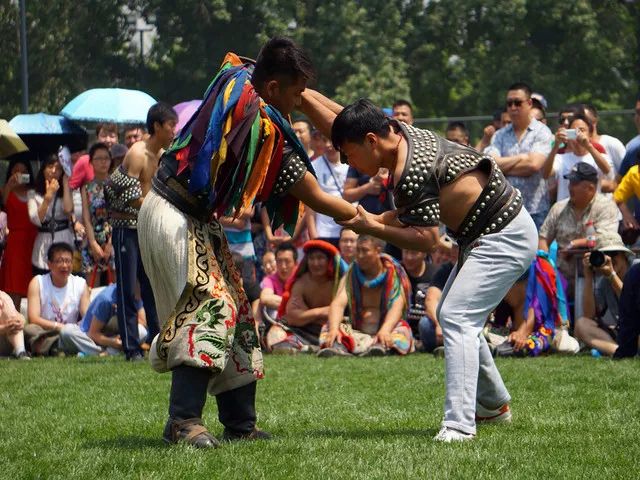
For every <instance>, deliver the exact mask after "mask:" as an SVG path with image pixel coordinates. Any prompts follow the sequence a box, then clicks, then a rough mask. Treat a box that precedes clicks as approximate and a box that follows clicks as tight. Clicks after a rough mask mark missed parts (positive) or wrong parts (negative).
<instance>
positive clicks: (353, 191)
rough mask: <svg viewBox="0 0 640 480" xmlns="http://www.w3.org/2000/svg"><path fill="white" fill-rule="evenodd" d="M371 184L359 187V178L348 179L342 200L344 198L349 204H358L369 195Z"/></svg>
mask: <svg viewBox="0 0 640 480" xmlns="http://www.w3.org/2000/svg"><path fill="white" fill-rule="evenodd" d="M370 183H371V182H369V183H364V184H362V185H360V186H358V179H357V178H347V179H346V180H345V182H344V192H343V193H342V198H344V199H345V200H346V201H347V202H357V201H358V200H360V199H362V198H363V197H365V196H366V195H368V194H369V191H370V190H371V185H370Z"/></svg>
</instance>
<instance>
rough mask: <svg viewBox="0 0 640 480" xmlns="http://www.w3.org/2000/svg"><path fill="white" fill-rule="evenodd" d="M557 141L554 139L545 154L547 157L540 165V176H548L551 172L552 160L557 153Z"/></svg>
mask: <svg viewBox="0 0 640 480" xmlns="http://www.w3.org/2000/svg"><path fill="white" fill-rule="evenodd" d="M558 150H559V149H558V142H557V141H556V142H555V143H554V144H553V148H552V149H551V151H550V152H549V155H547V158H546V159H545V161H544V165H543V166H542V176H543V177H544V178H549V177H550V176H551V174H552V173H553V162H554V160H555V159H556V154H557V153H558Z"/></svg>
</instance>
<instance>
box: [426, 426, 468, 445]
mask: <svg viewBox="0 0 640 480" xmlns="http://www.w3.org/2000/svg"><path fill="white" fill-rule="evenodd" d="M474 438H476V436H475V435H472V434H471V433H463V432H461V431H460V430H455V429H453V428H449V427H442V428H441V429H440V431H439V432H438V434H437V435H436V436H435V437H433V439H434V440H435V441H436V442H444V443H451V442H466V441H468V440H473V439H474Z"/></svg>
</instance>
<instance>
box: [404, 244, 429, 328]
mask: <svg viewBox="0 0 640 480" xmlns="http://www.w3.org/2000/svg"><path fill="white" fill-rule="evenodd" d="M402 266H403V267H404V269H405V271H406V272H407V276H408V277H409V282H410V283H411V303H410V304H409V311H408V314H407V322H408V323H409V325H410V326H411V331H412V332H413V336H414V337H415V338H420V334H419V330H418V324H419V323H420V319H421V318H422V317H424V316H425V315H426V311H425V299H426V297H427V289H428V288H429V284H430V283H431V278H432V277H433V273H434V272H433V270H434V269H433V268H431V264H429V263H427V254H426V253H425V252H419V251H417V250H408V249H406V248H403V249H402Z"/></svg>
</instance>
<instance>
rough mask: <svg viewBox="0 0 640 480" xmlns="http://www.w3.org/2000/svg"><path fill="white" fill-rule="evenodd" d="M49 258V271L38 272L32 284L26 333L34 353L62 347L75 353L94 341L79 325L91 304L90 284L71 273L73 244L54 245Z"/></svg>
mask: <svg viewBox="0 0 640 480" xmlns="http://www.w3.org/2000/svg"><path fill="white" fill-rule="evenodd" d="M47 259H48V267H49V273H46V274H44V275H36V276H35V277H33V279H32V280H31V282H30V283H29V289H28V292H27V311H28V316H29V325H27V326H26V327H25V329H24V330H25V336H26V337H27V341H28V342H29V345H30V346H31V352H32V353H34V354H42V355H48V354H54V353H56V352H57V351H58V350H61V351H62V352H64V353H69V354H75V353H78V352H81V351H83V350H84V348H86V347H87V346H90V345H92V344H93V340H91V339H90V338H89V337H88V335H87V334H86V333H85V332H83V331H82V329H81V328H80V326H79V325H78V321H79V320H80V318H81V317H83V316H84V314H85V313H86V311H87V307H88V306H89V287H88V286H87V282H86V281H85V279H84V278H82V277H77V276H75V275H72V274H71V265H72V261H73V249H72V248H71V246H70V245H68V244H66V243H54V244H52V245H51V246H50V247H49V250H48V251H47Z"/></svg>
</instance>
